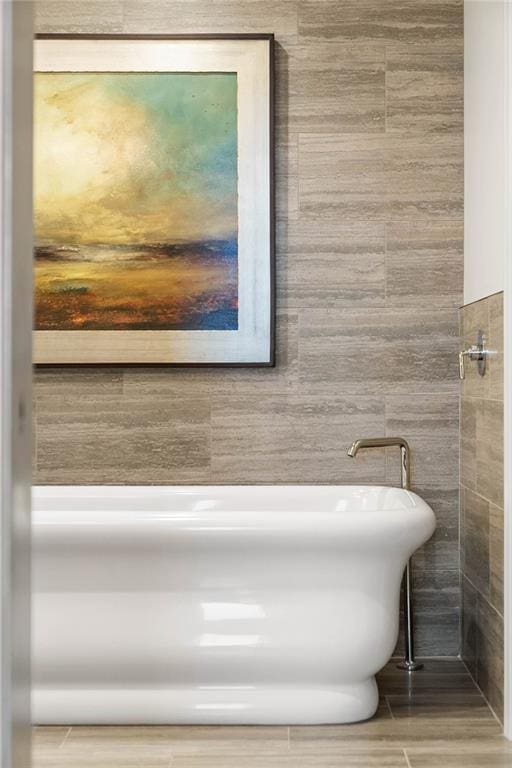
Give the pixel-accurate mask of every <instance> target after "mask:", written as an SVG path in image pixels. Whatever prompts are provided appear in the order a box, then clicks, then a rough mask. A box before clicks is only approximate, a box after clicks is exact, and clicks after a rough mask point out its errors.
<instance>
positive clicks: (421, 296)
mask: <svg viewBox="0 0 512 768" xmlns="http://www.w3.org/2000/svg"><path fill="white" fill-rule="evenodd" d="M462 253H463V227H462V223H461V222H460V221H457V220H456V221H454V222H435V221H415V222H403V223H402V222H400V223H395V224H388V225H387V226H386V303H387V305H388V306H395V307H420V306H421V307H425V308H431V307H458V306H459V305H460V303H461V301H462V283H463V263H462V262H463V259H462Z"/></svg>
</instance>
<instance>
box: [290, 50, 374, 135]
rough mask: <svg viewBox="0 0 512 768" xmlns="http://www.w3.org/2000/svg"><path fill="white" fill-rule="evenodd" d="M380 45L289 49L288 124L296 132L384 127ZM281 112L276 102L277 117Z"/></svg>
mask: <svg viewBox="0 0 512 768" xmlns="http://www.w3.org/2000/svg"><path fill="white" fill-rule="evenodd" d="M385 61H386V51H385V46H384V45H383V44H377V45H368V46H361V45H358V44H347V43H337V42H321V43H314V42H311V43H308V44H307V45H298V46H295V47H293V48H290V49H289V59H288V84H287V85H288V101H287V103H286V108H287V115H286V117H287V123H288V126H289V129H290V130H293V131H298V132H325V133H329V132H333V133H334V132H337V133H369V132H370V133H371V132H382V131H384V128H385V101H386V96H385ZM280 114H281V111H280V109H279V105H278V119H279V116H280Z"/></svg>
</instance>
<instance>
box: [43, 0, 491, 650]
mask: <svg viewBox="0 0 512 768" xmlns="http://www.w3.org/2000/svg"><path fill="white" fill-rule="evenodd" d="M36 25H37V31H40V32H59V31H60V32H78V33H104V34H108V33H124V34H142V35H143V34H154V33H157V34H164V35H165V34H169V35H173V34H183V33H189V34H194V33H214V34H222V33H235V34H236V33H267V32H273V33H274V34H275V37H276V49H275V65H276V80H275V118H276V126H275V128H276V130H275V197H276V230H277V232H276V234H277V238H276V241H277V247H276V266H277V280H276V296H277V345H276V349H277V366H276V368H274V369H269V368H266V369H263V368H260V369H208V368H203V369H186V368H170V367H169V368H167V367H160V368H149V367H148V368H144V367H142V368H130V367H126V368H112V369H109V368H97V369H95V368H87V369H85V368H82V369H80V368H70V369H64V368H59V369H51V370H48V369H46V370H44V371H43V370H38V371H37V372H36V388H35V389H36V392H35V401H36V405H35V409H34V423H35V431H34V432H35V434H34V456H35V477H36V479H37V481H39V482H45V483H46V482H48V483H118V482H121V483H170V484H178V483H187V482H191V483H210V482H215V483H230V482H233V483H262V482H269V483H272V482H276V483H277V482H279V483H295V482H298V483H338V482H342V483H345V482H355V483H359V482H364V483H366V482H368V483H372V482H373V483H386V484H390V483H397V482H398V481H399V477H398V473H397V470H398V460H397V456H396V452H395V451H388V452H383V451H365V452H361V454H360V455H358V456H357V458H356V459H349V458H348V457H347V456H346V450H347V448H348V445H349V444H350V442H351V441H352V440H353V439H355V438H357V437H362V436H373V435H377V436H379V435H384V434H386V433H387V434H391V433H399V434H403V435H405V436H406V437H407V438H408V439H409V440H410V442H411V445H412V449H413V484H414V489H415V490H416V491H418V492H419V493H421V495H423V496H424V497H425V499H426V500H427V501H428V502H429V503H430V504H431V505H432V507H433V509H434V511H435V513H436V516H437V530H436V533H435V535H434V536H433V538H432V540H431V541H430V542H428V544H427V545H426V546H425V547H423V548H422V549H421V550H420V552H418V553H417V554H416V556H415V569H416V572H417V576H418V579H420V591H421V595H420V596H419V602H420V618H419V621H420V629H419V638H418V639H419V644H418V648H417V650H418V652H419V653H422V652H427V651H428V652H429V653H430V652H432V653H439V654H447V653H452V652H454V648H455V644H456V643H455V634H454V632H455V629H454V628H455V626H456V622H457V620H458V618H457V617H458V604H457V595H456V591H455V590H454V586H453V574H454V573H455V572H456V571H457V569H458V516H457V497H458V450H457V438H456V433H457V429H458V403H457V394H458V390H457V352H458V341H457V339H458V317H457V309H458V307H459V305H460V303H461V295H462V261H463V257H462V202H463V179H462V163H463V151H462V98H463V73H462V54H463V3H462V0H386V1H385V2H383V0H275V1H272V0H209V2H206V0H119V1H117V0H105V2H95V1H93V2H78V1H75V0H69V1H68V2H66V1H65V0H42V1H41V2H38V3H37V7H36ZM493 306H494V311H493V312H494V314H493V317H494V322H493V323H491V330H490V334H491V337H492V336H494V337H495V338H496V339H499V301H498V300H497V299H496V300H495V301H494V304H493ZM491 314H492V313H491ZM501 362H502V361H501V360H499V359H495V360H493V362H492V366H493V368H492V371H491V374H492V375H490V383H489V392H494V393H496V392H499V386H500V368H499V366H500V365H501ZM470 383H471V382H470V380H468V386H469V385H470ZM466 395H467V397H468V398H471V397H473V393H472V392H471V391H468V392H467V393H466ZM493 397H494V398H495V399H496V398H497V396H496V395H493ZM466 399H467V398H466ZM474 424H475V430H476V410H475V411H474ZM462 454H463V456H465V457H466V461H465V463H464V464H463V470H464V472H465V476H470V475H471V476H472V477H474V478H475V488H473V490H475V492H477V491H476V477H477V474H476V472H477V470H476V467H477V464H478V466H479V467H480V468H481V471H484V469H487V467H486V462H490V463H491V468H492V467H494V469H496V467H495V461H494V460H493V458H492V455H491V454H485V455H482V453H481V452H480V453H479V454H478V455H477V448H476V442H475V440H474V439H468V440H467V441H466V442H465V443H463V446H462ZM495 501H496V503H498V502H499V500H498V499H495ZM492 509H493V510H495V512H494V513H492V514H493V520H494V521H495V524H493V525H492V526H491V528H490V532H489V551H490V552H493V553H495V552H496V550H497V549H498V548H499V546H500V543H499V530H498V527H499V521H500V516H499V513H498V510H499V509H500V507H499V506H497V505H496V504H495V505H493V507H492ZM491 560H492V561H494V555H493V556H491ZM489 578H490V583H489V591H490V595H491V599H493V600H494V601H495V603H498V602H499V599H500V597H499V594H500V579H499V573H498V571H497V570H496V569H494V570H493V569H492V567H491V568H490V577H489ZM436 579H437V581H436ZM436 589H439V590H440V594H441V596H442V599H441V603H442V606H441V614H440V615H439V616H437V617H434V616H433V613H432V612H433V606H434V593H435V590H436ZM492 595H494V597H492ZM430 622H431V627H430V629H429V626H430Z"/></svg>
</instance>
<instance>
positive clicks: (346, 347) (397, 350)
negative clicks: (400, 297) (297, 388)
mask: <svg viewBox="0 0 512 768" xmlns="http://www.w3.org/2000/svg"><path fill="white" fill-rule="evenodd" d="M455 320H456V312H455V310H438V311H437V312H436V313H432V312H431V311H422V310H412V309H411V310H395V309H383V310H379V309H365V310H354V311H352V310H347V311H345V310H334V309H318V310H311V309H309V310H304V311H303V312H302V313H301V315H300V321H299V323H300V330H299V345H300V366H299V377H300V382H301V385H302V386H303V387H305V388H309V389H313V388H314V389H315V391H326V392H327V391H328V392H333V391H334V390H335V389H336V387H343V389H344V391H345V392H353V393H357V392H364V393H366V394H371V393H373V392H376V391H378V392H381V393H382V394H393V393H403V394H410V393H413V392H416V393H423V392H426V393H434V392H445V393H450V392H456V388H457V379H456V376H457V350H458V337H457V335H456V323H455Z"/></svg>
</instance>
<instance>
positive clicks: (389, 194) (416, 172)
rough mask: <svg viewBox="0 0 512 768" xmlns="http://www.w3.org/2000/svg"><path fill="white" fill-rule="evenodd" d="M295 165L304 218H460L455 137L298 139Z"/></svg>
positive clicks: (334, 136)
mask: <svg viewBox="0 0 512 768" xmlns="http://www.w3.org/2000/svg"><path fill="white" fill-rule="evenodd" d="M299 167H300V178H299V211H300V213H301V214H302V215H303V216H304V217H305V218H306V219H310V218H312V219H314V218H320V219H321V220H325V221H330V220H332V219H334V218H345V219H347V218H350V219H354V218H355V219H361V218H363V219H365V218H367V219H369V220H371V221H387V220H390V221H409V220H410V219H411V217H413V218H414V217H418V218H432V219H447V218H450V217H457V216H461V215H462V199H461V197H460V194H459V191H458V190H459V189H460V187H461V185H462V182H463V146H462V139H461V136H459V134H451V133H447V134H412V135H411V134H407V135H399V134H395V135H393V134H389V133H386V134H373V133H367V134H356V135H353V136H352V135H350V134H334V133H332V134H328V133H308V134H300V137H299ZM363 168H364V173H361V171H362V169H363Z"/></svg>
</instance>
